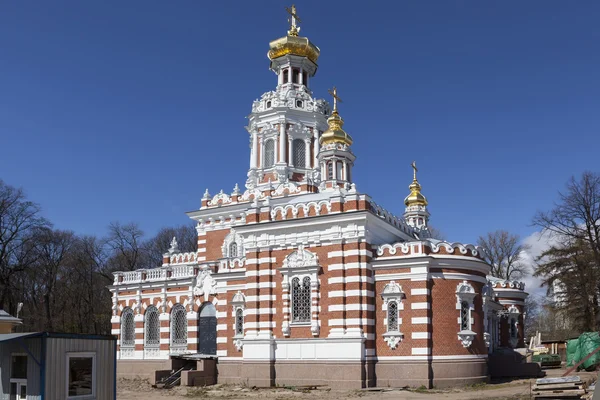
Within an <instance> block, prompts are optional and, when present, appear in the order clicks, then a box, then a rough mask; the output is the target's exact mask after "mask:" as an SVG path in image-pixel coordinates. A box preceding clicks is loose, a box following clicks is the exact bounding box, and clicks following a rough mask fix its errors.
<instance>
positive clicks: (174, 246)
mask: <svg viewBox="0 0 600 400" xmlns="http://www.w3.org/2000/svg"><path fill="white" fill-rule="evenodd" d="M177 251H179V245H178V244H177V238H176V237H175V236H173V240H171V247H169V253H171V254H173V253H175V252H177Z"/></svg>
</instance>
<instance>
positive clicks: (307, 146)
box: [290, 139, 310, 168]
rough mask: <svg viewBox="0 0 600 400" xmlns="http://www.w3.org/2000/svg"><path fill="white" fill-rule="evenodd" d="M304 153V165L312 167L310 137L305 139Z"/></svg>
mask: <svg viewBox="0 0 600 400" xmlns="http://www.w3.org/2000/svg"><path fill="white" fill-rule="evenodd" d="M304 153H305V154H304V159H305V161H304V167H305V168H310V139H304ZM290 154H292V153H290Z"/></svg>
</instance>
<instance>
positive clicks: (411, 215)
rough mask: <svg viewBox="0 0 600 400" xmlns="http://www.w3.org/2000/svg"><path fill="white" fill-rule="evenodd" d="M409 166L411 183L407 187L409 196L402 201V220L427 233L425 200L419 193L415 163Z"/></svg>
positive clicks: (427, 218)
mask: <svg viewBox="0 0 600 400" xmlns="http://www.w3.org/2000/svg"><path fill="white" fill-rule="evenodd" d="M411 166H412V168H413V181H412V183H411V184H410V185H409V186H408V188H409V189H410V194H409V195H408V196H406V198H405V199H404V204H405V205H406V209H405V211H404V219H405V220H406V223H407V224H408V225H410V226H412V227H414V228H417V229H420V230H422V231H426V232H428V231H427V223H428V222H429V211H427V204H428V203H427V198H425V196H423V194H422V193H421V185H420V184H419V181H418V180H417V171H418V169H417V163H416V162H415V161H413V162H412V164H411Z"/></svg>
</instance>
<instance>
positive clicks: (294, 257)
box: [283, 245, 319, 268]
mask: <svg viewBox="0 0 600 400" xmlns="http://www.w3.org/2000/svg"><path fill="white" fill-rule="evenodd" d="M318 264H319V259H318V257H317V255H316V254H315V253H311V252H310V251H308V250H304V246H302V245H300V246H298V250H296V251H294V252H293V253H291V254H290V255H288V256H287V257H286V258H285V260H284V261H283V266H284V267H288V268H302V267H312V266H316V265H318Z"/></svg>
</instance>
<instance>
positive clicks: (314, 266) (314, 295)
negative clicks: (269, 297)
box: [279, 245, 321, 337]
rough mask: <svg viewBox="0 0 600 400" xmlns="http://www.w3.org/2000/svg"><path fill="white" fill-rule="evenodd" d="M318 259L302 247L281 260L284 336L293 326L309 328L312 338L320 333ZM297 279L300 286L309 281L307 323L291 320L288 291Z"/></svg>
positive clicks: (289, 293) (290, 304) (288, 333)
mask: <svg viewBox="0 0 600 400" xmlns="http://www.w3.org/2000/svg"><path fill="white" fill-rule="evenodd" d="M320 269H321V267H320V266H319V259H318V257H317V255H316V254H314V253H312V252H310V251H308V250H304V246H303V245H300V246H298V250H296V251H294V252H292V253H291V254H289V255H288V256H287V257H286V258H285V259H284V260H283V266H282V267H281V268H280V269H279V271H280V272H281V275H283V282H282V284H281V287H282V297H283V307H284V309H287V310H288V311H287V312H285V313H284V315H283V323H282V328H281V329H282V332H283V335H284V336H286V337H287V336H289V335H290V329H291V327H293V326H307V325H309V326H310V331H311V332H312V334H313V336H318V335H319V332H320V326H319V319H318V310H319V293H318V291H319V279H318V275H319V270H320ZM294 278H298V280H299V282H300V285H302V283H303V282H304V278H309V279H310V290H311V293H310V298H311V313H310V314H311V318H310V321H308V322H306V323H305V322H296V323H295V322H293V321H290V320H291V316H292V313H291V310H292V307H293V299H292V293H291V291H290V289H291V286H292V281H293V279H294Z"/></svg>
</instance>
